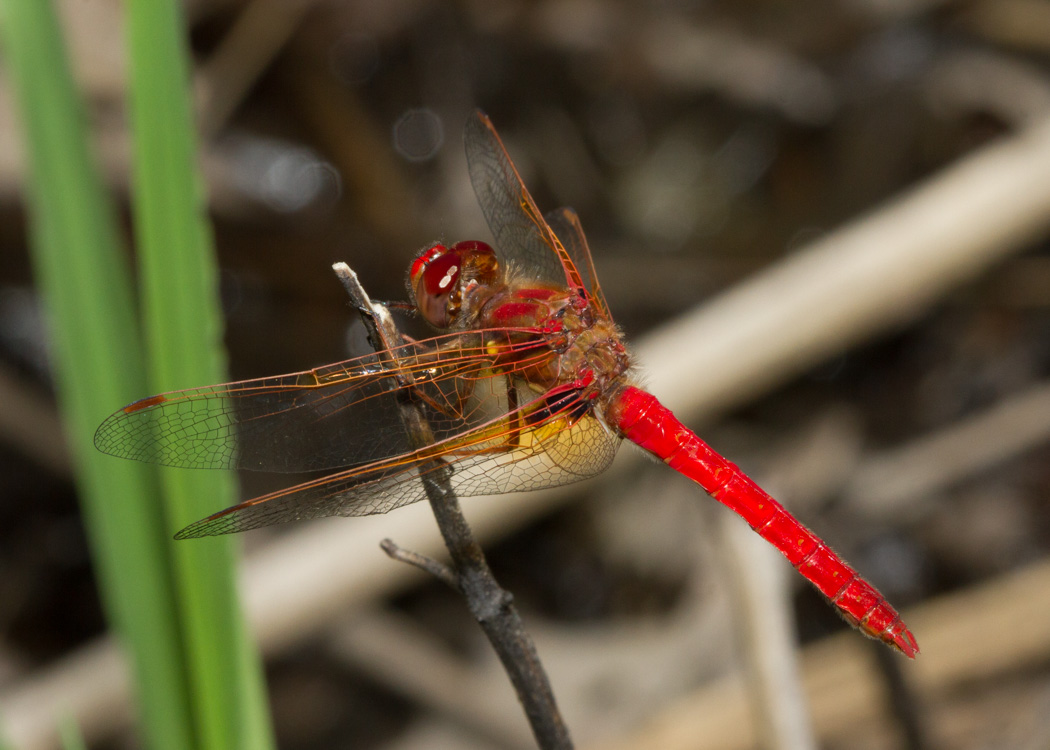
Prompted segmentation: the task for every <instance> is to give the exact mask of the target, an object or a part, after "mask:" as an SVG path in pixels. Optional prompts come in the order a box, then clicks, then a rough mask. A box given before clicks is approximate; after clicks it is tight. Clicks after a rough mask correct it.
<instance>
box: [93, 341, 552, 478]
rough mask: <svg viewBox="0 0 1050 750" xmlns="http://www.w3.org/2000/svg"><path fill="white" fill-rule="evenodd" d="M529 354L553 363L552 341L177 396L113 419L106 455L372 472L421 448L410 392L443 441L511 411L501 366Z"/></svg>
mask: <svg viewBox="0 0 1050 750" xmlns="http://www.w3.org/2000/svg"><path fill="white" fill-rule="evenodd" d="M530 350H532V351H534V352H535V354H536V356H537V357H544V356H549V355H550V352H549V349H546V351H544V350H545V347H544V346H543V345H542V344H541V343H537V342H535V341H528V340H518V341H517V342H512V341H511V340H510V336H509V335H508V333H507V332H495V331H484V332H476V333H467V334H455V335H446V336H440V337H437V338H434V339H430V340H429V341H428V342H421V343H413V344H406V345H405V346H402V347H399V348H398V349H396V350H394V351H393V352H392V356H391V357H389V358H383V359H381V358H380V357H379V356H377V355H374V354H372V355H368V356H364V357H359V358H357V359H352V360H348V361H346V362H342V363H338V364H334V365H328V366H326V367H320V368H317V369H314V370H307V371H304V372H299V373H292V374H290V375H278V376H275V377H269V378H260V379H257V380H246V381H241V382H238V383H226V384H223V385H217V386H206V387H203V388H192V389H189V390H185V391H174V392H171V393H165V394H161V395H159V396H152V397H150V398H147V399H143V400H141V401H137V402H135V403H134V404H131V405H129V406H126V407H125V408H124V409H121V410H120V411H117V412H115V413H114V414H112V415H111V416H110V417H109V418H108V419H106V421H105V422H103V423H102V425H101V426H100V427H99V429H98V431H97V432H96V433H95V445H96V446H97V447H98V449H99V450H101V451H102V452H104V453H109V454H111V455H114V456H119V457H122V458H130V459H136V460H139V461H146V462H149V463H158V464H163V465H168V466H181V467H193V468H241V469H252V470H257V471H277V472H303V471H318V470H324V469H333V468H343V467H346V466H353V465H359V464H365V463H370V462H374V461H378V460H382V459H384V458H388V457H391V456H397V455H401V454H403V453H407V452H409V451H411V450H412V447H413V445H412V443H411V441H410V440H409V439H408V437H407V435H406V434H405V430H404V428H403V427H402V425H401V420H400V418H399V414H400V412H399V402H400V400H402V399H404V398H405V397H406V392H407V391H409V390H410V391H411V398H412V399H413V400H415V401H417V402H418V403H419V405H420V408H421V409H422V410H423V411H424V415H425V416H426V417H427V419H428V420H429V421H430V423H431V425H432V426H433V429H434V432H435V435H436V436H437V437H438V439H444V438H447V437H449V436H452V435H455V434H459V433H462V432H464V431H467V430H469V429H471V428H472V427H474V426H475V425H477V424H480V423H482V422H484V421H486V420H488V419H491V418H492V417H493V415H494V414H495V413H497V412H499V410H500V409H505V408H506V406H507V398H506V389H507V384H506V378H505V377H504V375H503V373H501V372H499V371H497V370H494V369H493V367H492V366H493V361H494V360H493V358H494V356H496V355H498V354H506V353H510V352H516V353H518V354H519V355H526V353H527V352H529V351H530ZM521 361H522V362H523V363H524V362H528V361H529V359H528V357H527V355H526V356H522V357H521ZM388 363H389V364H388ZM406 379H408V380H412V381H414V384H413V385H411V386H406V385H405V382H406Z"/></svg>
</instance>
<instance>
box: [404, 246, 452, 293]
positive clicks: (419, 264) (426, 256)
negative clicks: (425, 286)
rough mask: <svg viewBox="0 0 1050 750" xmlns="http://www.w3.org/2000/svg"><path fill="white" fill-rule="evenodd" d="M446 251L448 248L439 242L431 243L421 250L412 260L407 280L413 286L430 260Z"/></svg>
mask: <svg viewBox="0 0 1050 750" xmlns="http://www.w3.org/2000/svg"><path fill="white" fill-rule="evenodd" d="M447 252H448V248H447V247H445V246H444V245H440V244H438V245H433V246H431V247H429V248H427V249H426V250H424V251H423V252H421V253H420V254H419V255H418V256H417V257H416V259H415V260H414V261H413V262H412V268H411V270H410V271H409V272H408V276H409V280H410V281H411V282H412V285H413V286H415V284H416V282H418V281H419V277H420V276H421V275H422V274H423V272H424V271H426V269H427V266H428V265H430V263H431V261H433V260H434V259H435V258H438V257H440V256H442V255H444V254H445V253H447Z"/></svg>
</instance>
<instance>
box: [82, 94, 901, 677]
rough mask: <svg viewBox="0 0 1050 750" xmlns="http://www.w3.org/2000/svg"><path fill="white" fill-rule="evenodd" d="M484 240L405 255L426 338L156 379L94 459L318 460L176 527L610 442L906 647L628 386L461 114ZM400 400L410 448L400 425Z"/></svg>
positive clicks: (587, 296) (623, 351) (243, 463)
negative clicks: (640, 455) (176, 383)
mask: <svg viewBox="0 0 1050 750" xmlns="http://www.w3.org/2000/svg"><path fill="white" fill-rule="evenodd" d="M465 145H466V156H467V163H468V167H469V173H470V180H471V184H472V186H473V188H474V192H475V193H476V194H477V198H478V201H479V203H480V205H481V209H482V212H483V213H484V216H485V219H486V221H487V222H488V225H489V228H490V229H491V231H492V234H493V236H494V238H495V245H494V246H492V245H489V244H488V243H486V242H482V241H477V240H466V241H460V242H456V243H453V244H450V245H447V246H446V245H445V244H441V243H434V244H431V245H428V246H427V247H425V248H424V250H423V251H422V252H421V253H420V254H419V255H418V256H417V257H416V259H415V260H414V262H413V263H412V264H411V267H410V270H409V274H408V287H409V293H410V295H411V296H412V297H414V307H415V310H416V311H417V312H418V315H420V316H421V317H422V318H423V319H424V320H425V321H426V322H427V323H429V324H430V325H431V326H432V327H433V328H435V329H436V330H437V331H438V333H437V334H436V335H434V336H433V337H432V338H429V339H425V340H420V341H415V340H408V341H407V342H406V343H403V344H400V345H397V346H393V347H392V348H390V349H389V350H386V351H380V352H373V353H371V354H368V355H365V356H360V357H357V358H354V359H349V360H347V361H344V362H339V363H336V364H331V365H327V366H324V367H318V368H315V369H312V370H305V371H303V372H296V373H291V374H288V375H278V376H274V377H265V378H259V379H254V380H244V381H240V382H234V383H224V384H221V385H212V386H206V387H203V388H190V389H188V390H181V391H173V392H169V393H162V394H159V395H156V396H151V397H149V398H144V399H141V400H139V401H136V402H134V403H132V404H130V405H128V406H125V407H124V408H123V409H120V410H119V411H117V412H115V413H114V414H112V415H111V416H110V417H109V418H107V419H106V420H105V421H104V422H103V423H102V425H101V426H100V427H99V428H98V431H97V433H96V435H95V445H96V447H97V448H98V449H99V450H101V451H102V452H104V453H108V454H111V455H114V456H119V457H122V458H128V459H137V460H140V461H145V462H150V463H157V464H162V465H169V466H179V467H193V468H222V469H249V470H258V471H270V472H327V473H324V474H322V475H321V476H320V478H316V479H311V480H309V481H306V482H304V483H301V484H298V485H296V486H293V487H290V488H287V489H281V490H278V491H275V492H271V493H269V494H266V495H262V496H260V497H256V498H254V499H251V500H247V501H244V502H242V503H240V504H238V505H234V506H232V507H230V508H227V509H225V510H221V511H219V512H217V513H215V514H213V515H211V516H208V517H207V518H204V519H202V520H200V521H197V522H196V523H193V524H191V525H190V526H187V527H186V528H184V529H182V530H181V531H179V532H178V534H176V537H175V538H176V539H189V538H196V537H205V536H212V535H217V534H227V533H231V532H239V531H245V530H248V529H255V528H259V527H263V526H269V525H273V524H278V523H283V522H286V521H293V520H300V519H310V518H320V517H325V516H362V515H370V514H376V513H386V512H388V511H390V510H393V509H395V508H398V507H401V506H404V505H408V504H410V503H414V502H417V501H419V500H421V499H423V498H424V497H425V496H426V494H425V489H424V486H423V482H422V481H421V479H422V477H423V476H424V475H425V474H426V473H428V472H432V471H442V472H444V473H445V475H446V476H447V477H448V481H449V482H450V483H451V487H452V489H453V491H454V492H456V493H457V494H458V495H460V496H471V495H491V494H499V493H508V492H516V491H522V490H534V489H540V488H546V487H552V486H557V485H564V484H568V483H571V482H576V481H579V480H583V479H586V478H589V477H592V476H594V475H596V474H598V473H600V472H601V471H603V470H604V469H605V468H606V467H607V466H608V465H609V464H610V463H611V461H612V459H613V456H614V454H615V453H616V451H617V448H618V446H619V444H620V443H621V442H622V441H623V440H624V439H626V440H628V441H630V442H633V443H635V444H636V445H637V446H640V447H641V448H642V449H643V450H645V451H647V452H648V453H650V454H652V455H653V456H655V457H656V458H658V459H659V460H661V461H663V462H664V463H666V464H667V465H668V466H670V467H671V468H672V469H674V470H676V471H678V472H679V473H681V474H683V475H684V476H686V477H687V478H689V479H691V480H693V481H694V482H696V483H697V484H699V485H700V486H701V487H702V488H703V489H704V490H705V491H706V492H707V493H708V494H709V495H710V496H711V497H713V498H714V499H715V500H718V501H719V502H721V503H722V504H724V505H725V506H727V507H728V508H730V509H732V510H733V511H735V512H736V513H737V514H739V515H740V516H741V517H742V518H743V519H744V521H746V522H747V523H748V524H749V525H750V526H751V528H752V529H754V530H755V531H756V532H757V533H758V534H759V535H760V536H761V537H762V538H763V539H765V540H766V541H768V542H769V543H770V544H772V545H773V546H774V547H775V548H776V549H778V550H779V551H780V552H781V553H782V554H783V555H784V556H785V557H786V558H787V559H788V561H789V562H790V563H791V565H792V566H794V568H795V569H796V570H798V572H799V573H801V574H802V575H803V576H804V577H805V578H806V579H807V580H809V581H810V582H811V583H812V584H813V585H814V586H815V587H816V588H817V590H818V591H820V593H821V594H823V595H824V596H825V597H826V598H827V599H828V601H829V602H830V603H831V605H833V606H834V607H835V608H836V609H837V610H838V611H839V613H840V614H841V615H842V616H843V617H844V618H845V619H846V620H847V621H848V622H849V623H851V624H852V625H854V626H855V627H856V628H857V629H859V630H860V631H861V632H862V633H864V634H865V635H867V636H870V637H872V638H875V639H879V640H881V641H883V642H884V643H886V644H888V645H889V646H891V647H893V648H894V649H896V650H898V651H899V652H901V653H903V654H905V655H906V656H908V657H911V658H914V657H915V656H916V655H917V654H918V652H919V647H918V644H917V643H916V640H915V637H914V636H913V635H912V633H911V632H910V631H909V630H908V628H907V627H906V626H905V624H904V622H903V621H902V620H901V616H900V614H899V613H898V612H897V610H895V609H894V608H893V607H892V606H891V605H890V604H889V602H887V601H886V598H885V597H884V596H883V595H882V594H880V593H879V592H878V591H877V590H876V589H875V587H874V586H872V585H871V584H870V583H868V582H867V581H866V580H865V579H864V578H863V577H862V576H861V575H860V574H859V573H858V572H857V571H856V570H855V569H854V568H852V567H851V566H850V565H849V564H848V563H846V562H845V561H844V560H843V559H842V558H841V557H839V556H838V555H837V554H836V553H835V552H834V551H832V549H831V548H830V547H829V546H828V545H827V544H826V543H825V542H824V541H823V540H822V539H820V538H819V537H818V536H817V535H815V534H814V533H813V532H811V531H810V530H809V529H807V528H806V527H805V526H803V525H802V524H801V523H800V522H799V521H798V520H796V519H795V518H794V516H792V515H791V513H789V512H788V511H787V510H786V509H785V508H784V507H783V506H782V505H781V504H780V503H778V502H777V501H776V500H774V499H773V498H772V497H771V496H770V495H769V494H767V493H766V492H765V491H764V490H762V489H761V488H760V487H759V486H758V485H757V484H756V483H755V482H754V481H753V480H752V479H750V478H749V477H748V476H747V475H746V474H744V473H743V472H742V471H741V470H740V469H739V468H738V467H737V466H736V465H734V464H733V463H731V462H730V461H728V460H727V459H725V458H723V457H722V456H721V455H719V454H718V453H717V452H716V451H715V450H713V449H712V448H711V447H710V446H708V445H707V443H705V442H704V441H703V440H701V439H700V438H699V437H698V436H697V435H696V434H694V433H693V432H692V431H691V430H690V429H689V428H688V427H686V426H685V425H684V424H683V423H682V422H681V421H679V420H678V419H677V418H676V417H675V416H674V414H672V413H671V411H670V410H669V409H667V408H666V407H665V406H663V405H662V404H661V403H660V402H659V401H658V400H657V398H656V397H655V396H654V395H652V394H650V393H648V392H647V391H645V390H643V389H642V388H641V387H640V386H639V385H638V384H637V383H636V377H635V375H634V362H633V361H632V358H631V355H630V354H629V352H628V350H627V347H626V345H625V342H624V338H623V334H622V332H621V331H620V330H619V329H618V328H617V326H616V324H615V323H614V322H613V318H612V315H611V314H610V312H609V306H608V304H607V302H606V299H605V296H604V294H603V293H602V289H601V286H600V285H599V283H598V278H597V275H596V273H595V266H594V262H593V259H592V256H591V251H590V248H589V246H588V243H587V240H586V238H585V236H584V233H583V230H582V227H581V225H580V221H579V218H578V216H577V214H576V213H575V212H574V211H573V210H572V209H569V208H560V209H557V210H555V211H552V212H549V213H547V214H546V215H544V214H541V213H540V210H539V208H538V207H537V205H536V202H535V201H534V200H533V198H532V196H531V195H530V194H529V191H528V190H527V189H526V187H525V185H524V183H523V181H522V179H521V176H520V174H519V173H518V170H517V168H516V167H515V166H514V163H513V162H512V161H511V158H510V156H509V154H508V153H507V150H506V148H505V147H504V145H503V142H502V141H501V140H500V138H499V135H498V134H497V133H496V130H495V128H494V127H493V125H492V122H491V121H490V120H489V118H488V117H487V116H486V115H484V114H483V113H481V112H480V111H479V112H476V113H474V115H473V116H472V117H471V118H470V119H469V120H468V122H467V125H466V128H465ZM406 400H407V401H408V402H410V403H412V404H413V405H414V406H415V407H416V408H417V409H418V410H419V411H420V413H421V414H422V415H423V418H424V419H425V422H426V424H427V425H428V427H429V430H428V437H427V443H426V444H424V445H420V444H419V440H418V436H415V435H412V434H409V431H408V430H407V428H406V425H405V424H404V423H403V420H402V419H401V416H400V415H401V414H402V411H401V410H402V408H403V406H404V404H405V403H406Z"/></svg>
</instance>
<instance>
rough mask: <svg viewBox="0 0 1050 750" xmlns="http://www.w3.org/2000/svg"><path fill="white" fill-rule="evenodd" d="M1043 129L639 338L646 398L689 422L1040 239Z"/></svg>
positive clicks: (1045, 218) (912, 310)
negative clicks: (653, 395) (652, 398)
mask: <svg viewBox="0 0 1050 750" xmlns="http://www.w3.org/2000/svg"><path fill="white" fill-rule="evenodd" d="M1048 174H1050V119H1047V120H1043V121H1042V122H1040V123H1039V124H1038V125H1037V126H1033V127H1031V128H1029V129H1027V130H1024V131H1021V132H1019V133H1017V134H1016V135H1013V136H1011V137H1009V138H1004V139H1002V140H1000V141H998V142H996V143H993V144H991V145H989V146H986V147H985V148H983V149H980V150H979V151H977V152H975V153H974V154H972V155H970V156H968V157H966V158H964V159H961V160H960V161H958V162H957V163H955V164H954V165H953V166H951V167H948V168H946V169H944V170H943V171H942V172H940V173H939V174H938V175H936V176H934V177H932V178H930V179H928V180H926V181H925V182H923V183H921V184H920V185H919V186H918V187H916V188H914V189H912V190H910V191H907V192H906V193H904V194H902V195H901V196H900V197H898V198H897V199H895V200H893V201H891V202H890V203H889V204H887V205H885V206H884V207H882V208H880V209H879V210H877V211H873V212H872V213H870V214H869V215H867V216H866V217H863V218H861V219H858V220H857V221H855V222H852V223H851V224H849V225H847V226H846V227H844V228H843V229H840V230H837V231H834V232H830V233H828V234H827V235H826V236H825V237H824V238H823V239H820V240H818V241H817V242H815V243H813V244H812V245H810V246H808V247H807V248H805V249H803V250H801V251H799V252H798V253H795V254H794V255H792V256H791V257H790V258H787V259H786V260H784V261H783V262H781V263H777V264H776V265H775V266H773V267H771V268H769V269H767V270H765V271H764V272H762V273H760V274H757V275H756V276H755V277H753V278H752V279H750V280H748V281H745V282H743V283H741V284H739V285H737V286H736V287H734V288H733V289H731V290H729V291H728V292H726V293H725V294H722V295H720V296H718V297H716V298H715V299H713V300H711V301H710V302H709V303H707V304H705V305H702V306H700V307H698V308H696V309H694V310H693V311H691V312H689V313H686V314H685V315H683V316H681V317H679V318H676V319H675V320H674V321H672V322H671V323H669V324H667V325H665V326H662V327H661V328H660V329H659V330H657V331H656V332H655V333H653V334H652V335H650V336H648V337H647V338H646V339H645V341H644V342H643V344H642V345H641V346H638V347H637V348H636V352H637V354H638V359H639V360H640V361H641V362H642V363H643V364H644V363H647V362H654V363H659V367H658V368H655V367H654V368H653V369H652V370H651V371H650V373H649V378H648V381H649V386H650V388H649V389H650V390H651V391H653V392H654V393H656V394H658V395H659V397H660V399H661V400H662V401H664V402H665V403H666V404H667V405H668V407H669V408H671V409H672V410H674V411H675V412H676V413H681V414H685V415H688V416H689V418H690V419H691V420H693V421H696V420H698V419H710V418H711V417H712V415H715V414H717V413H724V412H725V411H727V410H729V409H732V408H734V407H736V406H738V405H739V404H741V403H743V402H744V401H746V400H747V399H750V398H753V397H754V395H755V394H756V393H762V392H765V391H767V390H768V389H769V388H770V387H772V386H773V385H775V384H777V383H782V382H785V381H787V380H790V379H791V378H792V377H794V376H795V375H797V374H798V373H800V372H802V371H804V370H805V369H807V368H809V367H811V366H813V364H814V363H817V362H820V361H822V360H824V359H825V358H826V357H827V356H829V355H831V354H833V353H835V352H839V351H842V350H843V349H845V348H846V347H848V346H850V345H853V344H855V343H857V342H859V341H863V340H865V339H867V338H869V337H871V336H872V335H874V334H876V333H878V332H880V331H883V330H886V329H888V328H892V327H894V326H898V325H901V324H902V323H904V322H906V321H908V320H911V319H913V318H914V317H915V316H916V315H918V314H919V313H920V312H921V311H922V310H923V309H925V308H926V307H928V306H929V305H930V304H931V303H932V302H933V301H935V300H936V299H937V298H938V297H940V296H942V295H943V294H945V293H946V292H947V291H948V290H950V289H952V288H954V287H955V286H957V285H958V284H960V283H962V282H964V281H967V280H969V279H971V278H973V277H975V276H976V275H978V274H979V273H980V272H982V271H983V270H984V269H986V268H988V267H989V266H990V265H992V264H994V263H995V262H996V261H998V260H999V259H1000V258H1002V257H1003V256H1005V255H1007V254H1009V253H1013V252H1017V251H1018V250H1020V249H1022V248H1023V247H1024V246H1025V244H1026V243H1027V242H1029V241H1031V240H1033V239H1035V238H1036V237H1038V236H1040V235H1042V234H1044V233H1045V232H1046V231H1047V229H1048V228H1050V180H1047V178H1046V176H1047V175H1048Z"/></svg>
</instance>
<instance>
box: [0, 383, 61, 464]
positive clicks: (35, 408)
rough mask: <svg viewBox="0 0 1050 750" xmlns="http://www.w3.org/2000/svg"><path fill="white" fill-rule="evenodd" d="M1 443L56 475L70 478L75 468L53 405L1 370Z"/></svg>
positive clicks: (41, 395)
mask: <svg viewBox="0 0 1050 750" xmlns="http://www.w3.org/2000/svg"><path fill="white" fill-rule="evenodd" d="M0 441H3V442H5V443H7V444H8V445H11V446H15V447H16V448H17V450H19V451H20V452H21V453H23V454H24V455H26V456H28V457H30V458H31V459H32V460H33V461H34V462H35V463H36V464H38V465H39V466H42V467H43V468H45V469H47V470H48V471H50V472H52V473H53V474H55V475H56V476H60V477H64V478H67V479H68V478H69V477H70V476H71V475H72V473H73V470H72V466H71V463H70V458H69V448H68V446H67V445H66V436H65V434H64V433H63V431H62V423H61V421H60V420H59V418H58V415H57V414H56V413H55V406H54V402H53V401H50V400H49V399H47V398H45V397H44V394H43V393H38V392H37V391H36V390H35V389H33V388H30V387H28V386H27V385H26V384H25V383H23V382H21V380H20V379H19V378H17V377H16V376H15V374H14V373H13V372H11V371H9V369H8V368H7V367H0Z"/></svg>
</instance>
